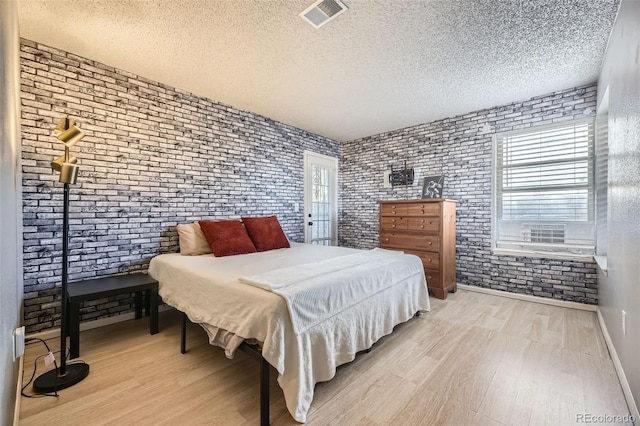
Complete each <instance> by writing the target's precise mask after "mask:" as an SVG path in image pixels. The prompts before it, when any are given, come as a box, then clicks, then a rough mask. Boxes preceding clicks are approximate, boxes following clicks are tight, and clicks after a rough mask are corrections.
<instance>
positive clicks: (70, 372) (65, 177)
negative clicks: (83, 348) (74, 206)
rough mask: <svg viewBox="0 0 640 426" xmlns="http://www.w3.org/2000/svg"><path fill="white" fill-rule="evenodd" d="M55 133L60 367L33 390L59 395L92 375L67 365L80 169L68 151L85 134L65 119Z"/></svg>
mask: <svg viewBox="0 0 640 426" xmlns="http://www.w3.org/2000/svg"><path fill="white" fill-rule="evenodd" d="M53 133H54V134H55V135H56V137H57V138H58V139H59V140H60V141H62V143H63V144H64V154H63V155H62V156H60V157H58V158H57V159H55V160H54V161H52V162H51V168H52V169H53V170H55V171H57V172H59V173H60V180H59V181H60V182H62V183H63V184H64V216H63V221H62V295H61V298H62V313H61V315H62V316H61V320H60V365H57V366H56V368H55V369H53V370H49V371H47V372H46V373H44V374H42V375H40V376H39V377H38V378H37V379H36V380H35V381H34V382H33V390H34V391H35V392H38V393H49V392H56V391H58V390H60V389H65V388H68V387H69V386H73V385H75V384H76V383H78V382H80V381H82V380H83V379H84V378H85V377H87V375H88V374H89V364H87V363H84V362H81V363H73V364H69V365H67V335H68V334H69V333H68V330H67V328H68V321H67V316H68V313H67V305H68V297H67V284H68V283H67V280H68V276H67V274H68V267H69V185H73V184H75V183H76V181H77V179H78V171H79V170H80V166H78V165H77V164H76V163H77V162H78V160H77V159H76V157H74V156H73V155H71V154H69V148H71V147H72V146H73V145H75V144H76V143H78V141H80V139H82V138H84V136H85V134H84V133H83V132H82V130H80V129H79V128H78V127H76V125H75V122H74V121H73V120H71V119H69V118H67V117H65V118H62V119H61V120H60V122H59V123H58V125H57V126H56V128H55V129H54V131H53Z"/></svg>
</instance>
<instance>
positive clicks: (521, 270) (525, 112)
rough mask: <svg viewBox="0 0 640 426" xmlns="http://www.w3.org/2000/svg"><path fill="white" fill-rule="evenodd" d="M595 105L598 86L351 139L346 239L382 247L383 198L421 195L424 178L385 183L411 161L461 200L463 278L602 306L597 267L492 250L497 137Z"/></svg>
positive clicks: (345, 169) (590, 110) (345, 155)
mask: <svg viewBox="0 0 640 426" xmlns="http://www.w3.org/2000/svg"><path fill="white" fill-rule="evenodd" d="M595 110H596V86H595V85H589V86H584V87H578V88H573V89H569V90H563V91H560V92H555V93H551V94H549V95H545V96H538V97H535V98H532V99H529V100H526V101H523V102H516V103H512V104H508V105H503V106H498V107H494V108H490V109H485V110H481V111H476V112H471V113H469V114H465V115H462V116H458V117H453V118H447V119H444V120H438V121H434V122H431V123H426V124H421V125H419V126H415V127H408V128H404V129H400V130H396V131H392V132H387V133H382V134H379V135H375V136H370V137H366V138H362V139H358V140H355V141H351V142H348V143H345V144H343V147H342V169H341V177H342V206H343V209H342V215H341V226H340V231H341V243H342V244H343V245H347V246H351V247H358V248H371V247H375V246H377V245H378V206H377V200H381V199H387V200H393V199H404V198H419V197H420V195H421V193H422V186H421V182H420V184H417V185H414V186H410V187H396V188H394V189H386V188H383V173H384V171H385V170H388V169H389V166H390V165H393V166H394V167H401V166H402V164H403V162H404V161H405V160H406V161H407V167H414V168H417V169H420V173H421V176H422V177H424V176H431V175H441V174H443V175H445V189H444V197H446V198H452V199H455V200H457V201H458V205H457V225H456V231H457V236H456V249H457V256H456V260H457V263H456V266H457V281H458V283H460V284H468V285H474V286H479V287H488V288H492V289H497V290H506V291H511V292H516V293H524V294H533V295H536V296H542V297H552V298H556V299H562V300H569V301H577V302H584V303H591V304H596V303H597V300H598V299H597V287H596V270H595V265H594V264H592V263H583V262H569V261H561V260H550V259H535V258H525V257H512V256H494V255H492V254H491V250H490V249H491V175H492V168H491V162H492V136H493V134H494V133H499V132H505V131H509V130H514V129H521V128H526V127H531V126H539V125H545V124H550V123H554V122H557V121H561V120H569V119H573V118H584V117H591V116H594V115H595Z"/></svg>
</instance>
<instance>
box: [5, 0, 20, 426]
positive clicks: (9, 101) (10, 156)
mask: <svg viewBox="0 0 640 426" xmlns="http://www.w3.org/2000/svg"><path fill="white" fill-rule="evenodd" d="M16 6H17V2H15V1H12V0H0V111H2V124H1V125H0V242H2V244H0V295H1V296H0V382H1V383H0V413H2V416H1V417H0V424H3V425H4V424H11V423H12V422H13V411H14V405H15V396H16V381H17V377H18V375H17V372H18V362H14V361H13V358H12V352H13V345H12V343H11V339H12V335H11V332H12V331H13V330H14V329H15V328H16V327H17V326H18V325H19V323H20V318H21V315H20V306H21V304H22V303H21V301H22V214H21V210H22V209H21V201H20V197H21V192H22V185H21V182H20V180H21V174H20V103H19V99H20V92H19V90H20V86H19V81H20V80H19V78H20V74H19V73H20V68H19V61H18V58H19V48H20V38H19V33H18V14H17V10H16Z"/></svg>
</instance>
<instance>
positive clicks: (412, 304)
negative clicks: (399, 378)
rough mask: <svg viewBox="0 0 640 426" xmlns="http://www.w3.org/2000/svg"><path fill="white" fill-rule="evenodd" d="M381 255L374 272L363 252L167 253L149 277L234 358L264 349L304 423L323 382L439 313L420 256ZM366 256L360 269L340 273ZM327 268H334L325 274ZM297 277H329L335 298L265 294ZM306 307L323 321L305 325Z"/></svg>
mask: <svg viewBox="0 0 640 426" xmlns="http://www.w3.org/2000/svg"><path fill="white" fill-rule="evenodd" d="M385 252H386V253H385ZM372 255H374V256H378V257H377V258H376V259H378V260H375V261H374V262H368V263H364V259H365V258H364V257H362V256H369V254H365V253H364V251H362V250H356V249H350V248H344V247H327V246H317V245H310V244H296V243H292V244H291V247H290V248H282V249H276V250H269V251H264V252H258V253H250V254H241V255H236V256H227V257H214V256H213V255H210V254H209V255H199V256H182V255H180V254H177V253H175V254H163V255H159V256H156V257H154V258H153V259H152V260H151V263H150V266H149V274H150V275H151V276H152V277H153V278H155V279H156V280H158V282H159V294H160V296H161V297H162V299H163V301H164V302H166V303H167V304H168V305H170V306H173V307H175V308H176V309H178V310H180V311H182V312H183V313H185V314H186V315H187V317H188V318H189V320H190V321H192V322H194V323H197V324H199V325H201V326H202V327H203V328H204V329H205V330H206V332H207V334H208V335H209V342H210V343H211V344H213V345H216V346H220V347H222V348H223V349H224V350H225V354H226V356H227V357H229V358H231V357H233V356H234V354H235V352H236V350H237V349H238V347H239V346H240V345H241V344H242V343H243V342H244V341H247V340H249V341H253V342H259V343H260V345H261V352H262V357H263V358H264V360H266V361H267V362H268V363H269V364H270V365H271V366H273V367H274V368H275V369H276V370H277V372H278V383H279V385H280V387H281V388H282V390H283V393H284V397H285V402H286V406H287V409H288V410H289V412H290V413H291V415H292V416H293V418H294V419H295V420H296V421H298V422H301V423H304V422H305V421H306V418H307V413H308V411H309V408H310V406H311V403H312V400H313V393H314V386H315V384H316V383H318V382H322V381H327V380H330V379H331V378H333V376H334V375H335V373H336V367H338V366H339V365H342V364H345V363H347V362H350V361H352V360H353V359H354V358H355V356H356V353H357V352H359V351H362V350H366V349H368V348H370V347H371V346H372V345H373V343H375V342H376V341H377V340H378V339H379V338H381V337H382V336H385V335H387V334H390V333H391V332H392V331H393V328H394V326H396V325H397V324H400V323H402V322H405V321H407V320H409V319H411V318H412V317H413V316H414V315H415V314H416V313H417V312H422V311H428V310H429V309H430V305H429V297H428V293H427V286H426V280H425V276H424V271H423V267H422V263H421V261H420V259H419V258H418V257H416V256H413V255H407V254H402V253H399V252H393V253H392V252H389V251H386V250H380V249H378V251H377V252H376V253H372ZM359 256H360V257H361V259H360V262H361V264H360V266H357V267H352V268H346V267H345V268H342V267H340V266H335V265H343V264H344V265H346V262H347V260H349V259H351V260H349V261H350V262H353V261H354V260H355V259H356V258H358V257H359ZM300 265H303V266H302V267H301V268H300V267H299V266H300ZM326 265H334V266H333V267H330V268H329V269H328V271H329V272H326V273H321V274H318V273H317V271H320V270H324V269H322V268H325V267H326ZM296 268H297V270H300V271H308V273H309V274H311V275H314V274H315V275H321V277H316V278H318V279H321V280H325V281H327V282H328V283H329V286H333V287H334V290H330V291H328V292H327V291H320V292H318V291H317V290H314V291H315V293H314V292H306V293H305V292H303V293H304V294H303V295H302V296H299V297H298V298H297V299H296V298H295V297H294V298H293V299H291V298H288V297H287V296H284V295H283V294H280V293H277V292H275V291H279V290H278V288H275V289H274V291H268V290H265V289H264V288H260V287H261V285H260V284H261V283H260V281H261V280H263V281H266V282H267V287H268V281H269V280H271V279H272V278H273V277H274V276H278V275H282V276H285V278H286V277H291V276H292V272H293V271H295V270H296ZM313 271H316V273H314V272H313ZM373 276H377V278H372V277H373ZM350 277H351V278H350ZM316 278H313V280H315V279H316ZM372 280H373V281H376V280H377V281H376V282H377V284H376V283H373V281H372ZM252 281H253V285H252V284H251V282H252ZM347 281H353V282H354V283H355V284H354V285H349V284H347ZM306 282H307V281H305V283H306ZM309 282H310V281H309ZM334 283H338V284H339V285H334ZM370 283H373V284H370ZM380 283H382V284H380ZM262 284H263V285H262V287H264V286H265V284H264V283H262ZM319 285H320V287H323V286H325V285H324V284H319ZM308 286H309V285H307V284H304V285H303V287H308ZM275 287H278V286H277V285H276V286H275ZM288 287H289V286H287V285H285V286H284V287H282V288H281V289H280V291H281V290H282V289H285V290H286V289H287V288H288ZM354 288H356V289H358V288H359V289H360V290H359V291H355V290H353V289H354ZM363 289H364V292H363V291H362V290H363ZM367 289H371V291H367ZM285 292H286V291H285ZM332 292H335V294H333V293H332ZM313 294H316V296H313ZM332 294H333V295H332ZM336 294H337V296H336ZM312 296H313V297H312ZM314 298H315V299H314ZM350 298H351V299H350ZM308 299H309V300H311V303H309V300H308ZM292 300H293V302H292ZM298 304H299V305H300V306H305V304H306V306H307V308H308V307H309V306H311V305H315V306H321V307H322V308H321V309H320V310H321V311H322V312H321V316H320V317H314V318H311V319H309V318H307V316H309V315H310V314H309V312H307V311H308V309H307V311H305V310H304V309H302V314H301V315H302V317H303V318H302V320H303V321H302V323H301V322H300V318H299V317H296V315H294V314H293V313H292V311H291V308H292V306H294V305H298ZM312 315H315V314H313V313H312ZM300 324H302V325H300Z"/></svg>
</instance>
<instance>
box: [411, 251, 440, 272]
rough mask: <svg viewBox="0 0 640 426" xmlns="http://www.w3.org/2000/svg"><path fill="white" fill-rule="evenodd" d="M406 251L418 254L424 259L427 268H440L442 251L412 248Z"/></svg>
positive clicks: (423, 263) (423, 262)
mask: <svg viewBox="0 0 640 426" xmlns="http://www.w3.org/2000/svg"><path fill="white" fill-rule="evenodd" d="M404 252H405V253H408V254H414V255H416V256H418V257H419V258H420V260H422V265H424V268H425V269H440V253H436V252H430V251H411V250H405V251H404Z"/></svg>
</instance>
